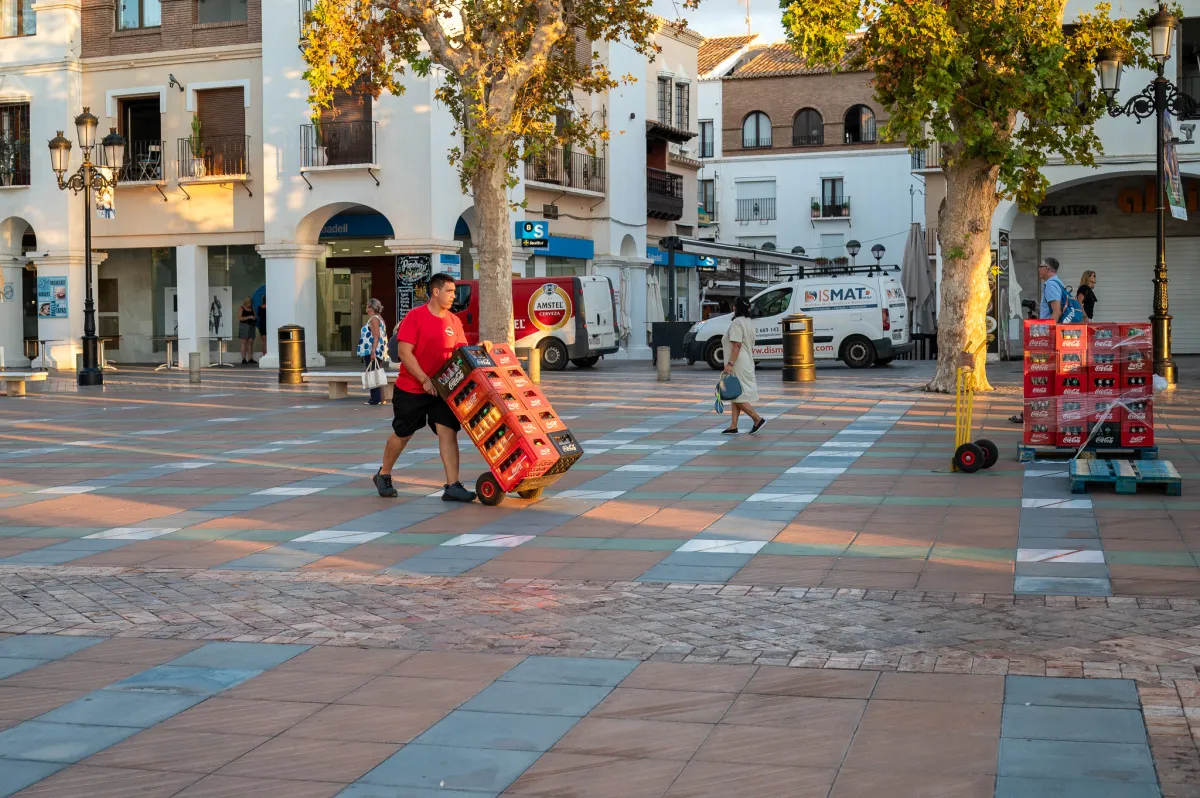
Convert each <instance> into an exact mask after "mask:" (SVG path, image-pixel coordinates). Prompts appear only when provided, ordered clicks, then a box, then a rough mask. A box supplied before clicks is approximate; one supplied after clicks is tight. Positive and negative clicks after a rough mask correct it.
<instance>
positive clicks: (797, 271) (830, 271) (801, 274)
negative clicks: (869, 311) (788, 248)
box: [775, 263, 900, 280]
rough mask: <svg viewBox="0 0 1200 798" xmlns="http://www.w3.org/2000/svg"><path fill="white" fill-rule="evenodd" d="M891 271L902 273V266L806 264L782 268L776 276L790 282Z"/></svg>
mask: <svg viewBox="0 0 1200 798" xmlns="http://www.w3.org/2000/svg"><path fill="white" fill-rule="evenodd" d="M889 271H897V272H898V271H900V266H899V265H895V266H880V265H878V264H875V263H870V264H863V265H862V266H851V265H849V264H844V265H843V264H837V263H829V264H826V265H824V266H817V265H815V264H814V265H808V264H804V265H802V266H782V267H780V268H779V269H777V270H776V271H775V274H776V275H777V276H779V277H786V278H788V279H789V280H803V279H804V278H806V277H839V276H842V275H851V274H865V275H867V276H872V275H874V274H884V273H887V272H889Z"/></svg>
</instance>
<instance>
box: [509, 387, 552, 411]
mask: <svg viewBox="0 0 1200 798" xmlns="http://www.w3.org/2000/svg"><path fill="white" fill-rule="evenodd" d="M517 398H518V399H520V400H521V403H522V404H524V405H525V407H527V408H529V409H530V410H532V411H533V412H535V413H540V412H542V411H543V410H550V409H551V408H550V401H549V400H548V399H546V395H545V394H543V393H542V392H541V391H539V390H538V389H537V388H535V387H533V386H532V385H530V386H529V387H527V388H522V389H520V390H519V391H517Z"/></svg>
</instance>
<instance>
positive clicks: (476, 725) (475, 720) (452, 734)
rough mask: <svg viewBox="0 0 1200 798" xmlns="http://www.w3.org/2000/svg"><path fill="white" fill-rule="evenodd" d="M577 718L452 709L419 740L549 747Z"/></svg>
mask: <svg viewBox="0 0 1200 798" xmlns="http://www.w3.org/2000/svg"><path fill="white" fill-rule="evenodd" d="M576 722H577V719H576V718H574V717H564V716H558V715H529V714H520V715H518V714H514V713H505V712H471V711H468V710H459V711H456V712H451V713H450V714H449V715H447V716H446V717H445V718H443V719H442V720H440V721H438V723H437V724H435V725H434V726H433V727H432V728H430V729H429V730H428V731H426V732H424V733H423V734H422V735H421V736H420V737H419V738H418V739H417V740H416V741H415V744H419V745H440V746H454V747H459V748H491V749H500V750H505V751H548V750H549V749H550V748H551V747H552V746H553V745H554V744H555V743H556V742H558V741H559V739H560V738H562V736H563V735H564V734H566V733H567V732H568V731H570V729H571V727H572V726H574V725H575V723H576Z"/></svg>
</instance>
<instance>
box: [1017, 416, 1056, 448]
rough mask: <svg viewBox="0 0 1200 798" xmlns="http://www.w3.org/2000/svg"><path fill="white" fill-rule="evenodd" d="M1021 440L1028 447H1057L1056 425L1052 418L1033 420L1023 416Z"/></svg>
mask: <svg viewBox="0 0 1200 798" xmlns="http://www.w3.org/2000/svg"><path fill="white" fill-rule="evenodd" d="M1023 440H1024V442H1025V444H1026V445H1028V446H1057V445H1058V424H1057V423H1056V422H1055V420H1054V419H1053V418H1043V419H1034V418H1030V417H1029V416H1025V437H1024V439H1023Z"/></svg>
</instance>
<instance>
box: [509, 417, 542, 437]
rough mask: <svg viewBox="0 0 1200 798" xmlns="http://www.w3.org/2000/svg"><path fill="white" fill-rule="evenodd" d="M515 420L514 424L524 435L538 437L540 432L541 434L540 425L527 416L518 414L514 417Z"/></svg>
mask: <svg viewBox="0 0 1200 798" xmlns="http://www.w3.org/2000/svg"><path fill="white" fill-rule="evenodd" d="M513 418H514V419H515V422H514V423H515V424H516V425H517V429H519V430H521V432H523V433H524V434H526V435H537V434H538V433H539V432H541V429H539V428H538V425H537V424H536V423H534V421H533V419H531V418H530V417H529V416H527V415H526V414H524V413H516V414H514V415H513Z"/></svg>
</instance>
